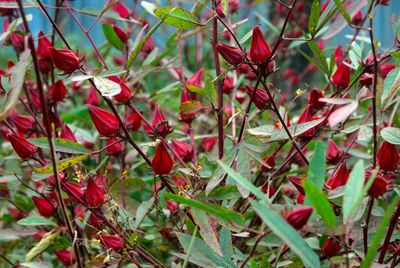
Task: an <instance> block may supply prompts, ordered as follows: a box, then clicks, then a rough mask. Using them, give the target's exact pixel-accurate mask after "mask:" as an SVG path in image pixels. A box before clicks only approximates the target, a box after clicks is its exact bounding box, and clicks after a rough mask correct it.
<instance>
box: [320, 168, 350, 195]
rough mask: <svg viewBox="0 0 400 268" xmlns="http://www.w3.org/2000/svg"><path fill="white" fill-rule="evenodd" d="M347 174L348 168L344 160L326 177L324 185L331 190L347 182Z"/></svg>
mask: <svg viewBox="0 0 400 268" xmlns="http://www.w3.org/2000/svg"><path fill="white" fill-rule="evenodd" d="M349 175H350V170H348V169H347V167H346V162H343V163H342V164H341V165H340V166H339V168H337V170H336V171H335V172H334V173H333V174H332V175H331V177H330V178H329V179H328V181H327V182H326V186H327V187H328V188H329V189H331V190H334V189H336V188H338V187H340V186H343V185H345V184H346V183H347V180H348V179H349Z"/></svg>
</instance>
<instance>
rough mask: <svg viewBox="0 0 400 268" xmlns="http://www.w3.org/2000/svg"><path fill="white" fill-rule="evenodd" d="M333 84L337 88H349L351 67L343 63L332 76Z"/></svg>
mask: <svg viewBox="0 0 400 268" xmlns="http://www.w3.org/2000/svg"><path fill="white" fill-rule="evenodd" d="M332 82H333V84H334V85H335V86H337V87H341V88H345V87H347V86H348V85H349V83H350V67H349V66H347V65H346V64H345V63H341V64H340V65H339V67H338V68H337V69H336V71H335V72H334V74H333V76H332Z"/></svg>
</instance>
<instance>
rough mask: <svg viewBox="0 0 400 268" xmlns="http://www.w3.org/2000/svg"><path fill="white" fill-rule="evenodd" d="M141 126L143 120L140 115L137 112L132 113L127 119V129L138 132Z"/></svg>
mask: <svg viewBox="0 0 400 268" xmlns="http://www.w3.org/2000/svg"><path fill="white" fill-rule="evenodd" d="M141 125H142V119H141V118H140V115H139V114H137V113H136V112H132V113H131V114H130V115H129V116H128V117H127V118H126V127H127V128H128V129H130V130H132V131H136V130H138V129H139V128H140V126H141Z"/></svg>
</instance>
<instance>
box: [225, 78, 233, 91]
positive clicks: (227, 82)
mask: <svg viewBox="0 0 400 268" xmlns="http://www.w3.org/2000/svg"><path fill="white" fill-rule="evenodd" d="M222 90H223V92H224V93H225V94H231V93H232V90H233V81H232V79H231V78H230V77H229V76H226V77H225V79H224V84H223V85H222Z"/></svg>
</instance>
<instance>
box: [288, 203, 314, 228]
mask: <svg viewBox="0 0 400 268" xmlns="http://www.w3.org/2000/svg"><path fill="white" fill-rule="evenodd" d="M312 213H313V208H312V207H307V206H304V207H298V208H294V209H292V211H290V212H289V214H288V215H287V216H286V221H287V222H288V223H289V224H290V225H292V226H293V228H295V229H297V230H299V229H301V228H303V226H304V225H306V223H307V221H308V219H309V218H310V216H311V214H312Z"/></svg>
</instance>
